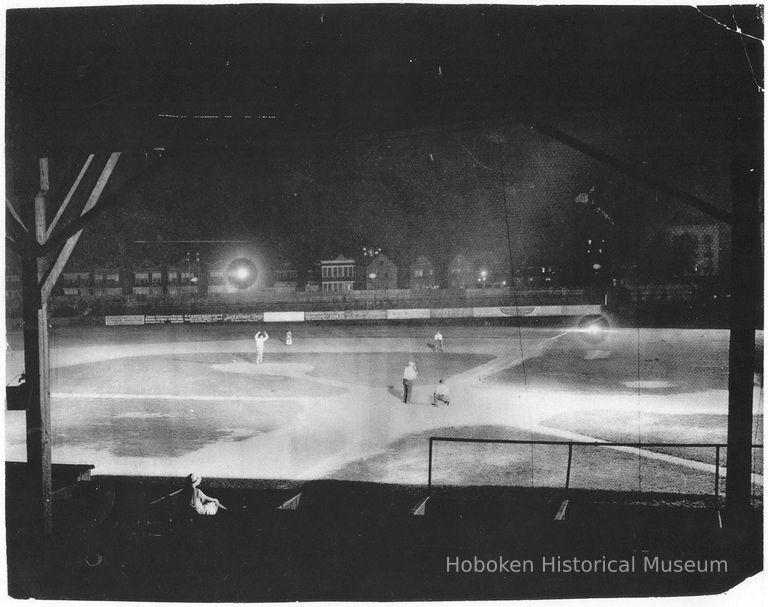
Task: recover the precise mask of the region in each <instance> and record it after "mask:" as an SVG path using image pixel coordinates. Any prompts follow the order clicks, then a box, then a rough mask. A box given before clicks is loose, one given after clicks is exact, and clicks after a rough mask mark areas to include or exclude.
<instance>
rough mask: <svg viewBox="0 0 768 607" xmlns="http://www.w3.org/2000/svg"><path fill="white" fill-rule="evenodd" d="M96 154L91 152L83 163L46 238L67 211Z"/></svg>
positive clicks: (49, 227) (52, 221)
mask: <svg viewBox="0 0 768 607" xmlns="http://www.w3.org/2000/svg"><path fill="white" fill-rule="evenodd" d="M93 158H94V154H90V155H89V156H88V158H87V160H86V161H85V164H83V168H82V169H80V174H79V175H78V176H77V179H75V182H74V183H73V184H72V187H71V188H69V192H67V196H66V198H64V201H63V202H62V203H61V205H60V206H59V209H58V210H57V211H56V216H55V217H54V218H53V220H51V225H49V226H48V230H47V231H46V233H45V237H46V240H47V239H48V238H49V237H50V236H51V234H52V233H53V230H54V229H55V228H56V224H58V223H59V219H61V216H62V215H63V214H64V211H66V209H67V206H68V205H69V201H70V200H71V199H72V196H73V195H74V193H75V190H77V186H79V185H80V182H81V181H82V179H83V176H84V175H85V172H86V171H87V170H88V167H89V166H91V162H92V161H93Z"/></svg>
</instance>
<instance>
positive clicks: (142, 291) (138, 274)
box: [133, 264, 163, 297]
mask: <svg viewBox="0 0 768 607" xmlns="http://www.w3.org/2000/svg"><path fill="white" fill-rule="evenodd" d="M133 294H134V295H136V296H139V297H157V296H161V295H162V294H163V270H162V268H161V267H160V266H156V265H151V264H142V265H141V266H139V267H138V268H137V269H136V270H135V271H134V272H133Z"/></svg>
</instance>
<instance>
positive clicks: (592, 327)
mask: <svg viewBox="0 0 768 607" xmlns="http://www.w3.org/2000/svg"><path fill="white" fill-rule="evenodd" d="M602 330H603V329H602V328H601V327H600V325H598V324H597V323H593V324H591V325H589V326H588V327H587V333H592V335H595V334H597V333H600V331H602Z"/></svg>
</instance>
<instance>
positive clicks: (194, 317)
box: [184, 314, 224, 324]
mask: <svg viewBox="0 0 768 607" xmlns="http://www.w3.org/2000/svg"><path fill="white" fill-rule="evenodd" d="M223 318H224V315H223V314H185V315H184V322H188V323H192V324H199V323H211V322H221V321H222V320H223Z"/></svg>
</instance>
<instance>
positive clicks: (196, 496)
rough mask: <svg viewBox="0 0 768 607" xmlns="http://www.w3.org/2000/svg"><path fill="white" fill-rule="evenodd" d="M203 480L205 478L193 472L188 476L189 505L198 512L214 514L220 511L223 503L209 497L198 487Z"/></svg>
mask: <svg viewBox="0 0 768 607" xmlns="http://www.w3.org/2000/svg"><path fill="white" fill-rule="evenodd" d="M202 480H203V479H202V478H201V476H200V475H199V474H194V473H192V474H190V475H189V476H188V477H187V494H188V496H187V497H188V498H189V505H190V507H191V508H192V509H193V510H194V511H195V512H197V513H198V514H202V515H214V514H216V513H217V512H218V511H219V507H220V506H221V504H220V503H219V500H217V499H216V498H213V497H208V496H207V495H206V494H205V493H203V492H202V491H201V490H200V489H198V485H200V481H202Z"/></svg>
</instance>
